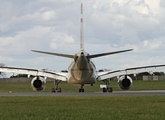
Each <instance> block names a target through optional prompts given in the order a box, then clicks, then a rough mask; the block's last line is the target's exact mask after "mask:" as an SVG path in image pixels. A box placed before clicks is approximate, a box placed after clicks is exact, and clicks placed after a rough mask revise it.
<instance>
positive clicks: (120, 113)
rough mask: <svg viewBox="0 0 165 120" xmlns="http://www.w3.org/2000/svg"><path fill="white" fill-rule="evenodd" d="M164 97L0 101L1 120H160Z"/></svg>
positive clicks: (43, 97)
mask: <svg viewBox="0 0 165 120" xmlns="http://www.w3.org/2000/svg"><path fill="white" fill-rule="evenodd" d="M164 111H165V97H164V96H102V97H101V96H74V97H73V96H63V97H62V96H61V97H60V96H58V97H57V96H56V97H55V96H38V97H0V119H1V120H164Z"/></svg>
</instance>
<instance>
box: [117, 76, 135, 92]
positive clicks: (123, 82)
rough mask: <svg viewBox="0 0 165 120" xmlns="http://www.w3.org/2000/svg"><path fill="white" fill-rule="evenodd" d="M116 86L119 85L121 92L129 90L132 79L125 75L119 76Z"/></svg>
mask: <svg viewBox="0 0 165 120" xmlns="http://www.w3.org/2000/svg"><path fill="white" fill-rule="evenodd" d="M118 84H119V87H120V88H121V89H122V90H129V89H130V87H131V85H132V79H131V77H129V76H127V75H125V76H121V77H120V78H119V79H118Z"/></svg>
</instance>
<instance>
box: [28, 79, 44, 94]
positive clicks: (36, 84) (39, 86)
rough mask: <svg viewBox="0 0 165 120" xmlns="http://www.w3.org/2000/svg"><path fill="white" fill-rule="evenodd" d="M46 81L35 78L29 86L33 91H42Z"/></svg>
mask: <svg viewBox="0 0 165 120" xmlns="http://www.w3.org/2000/svg"><path fill="white" fill-rule="evenodd" d="M45 85H46V80H45V79H44V78H42V77H39V76H37V77H35V78H33V79H32V81H31V86H32V88H33V90H34V91H42V90H44V89H45Z"/></svg>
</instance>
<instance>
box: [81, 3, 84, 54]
mask: <svg viewBox="0 0 165 120" xmlns="http://www.w3.org/2000/svg"><path fill="white" fill-rule="evenodd" d="M80 50H81V51H84V31H83V4H82V3H81V19H80Z"/></svg>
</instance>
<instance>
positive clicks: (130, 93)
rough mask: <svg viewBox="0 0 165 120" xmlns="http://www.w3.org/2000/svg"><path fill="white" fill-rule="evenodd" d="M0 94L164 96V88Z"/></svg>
mask: <svg viewBox="0 0 165 120" xmlns="http://www.w3.org/2000/svg"><path fill="white" fill-rule="evenodd" d="M0 96H165V90H152V91H114V92H113V93H102V92H84V93H79V92H62V93H51V92H7V93H0Z"/></svg>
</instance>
